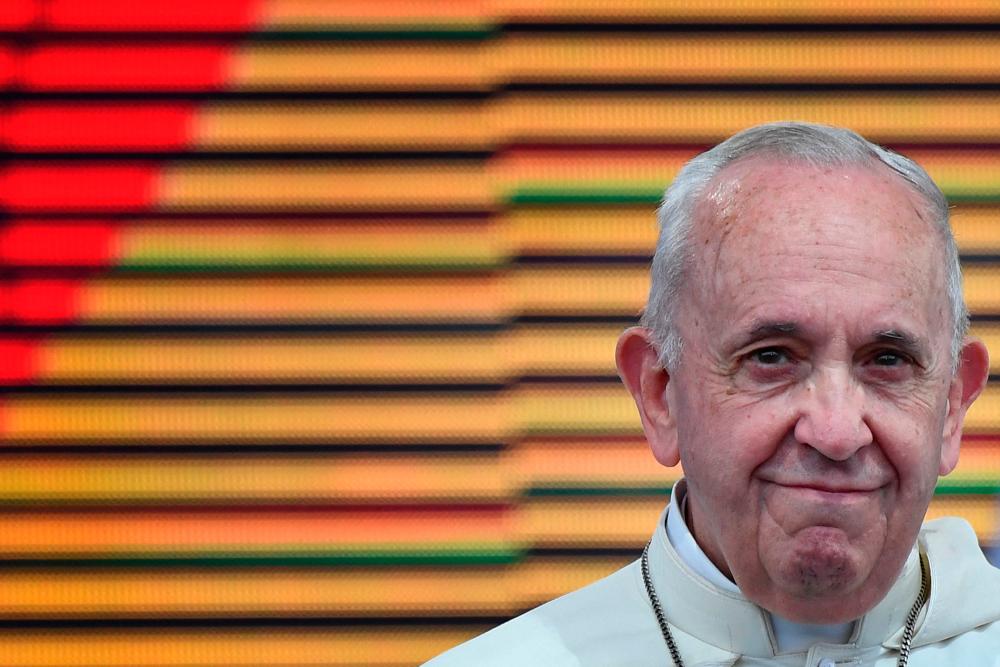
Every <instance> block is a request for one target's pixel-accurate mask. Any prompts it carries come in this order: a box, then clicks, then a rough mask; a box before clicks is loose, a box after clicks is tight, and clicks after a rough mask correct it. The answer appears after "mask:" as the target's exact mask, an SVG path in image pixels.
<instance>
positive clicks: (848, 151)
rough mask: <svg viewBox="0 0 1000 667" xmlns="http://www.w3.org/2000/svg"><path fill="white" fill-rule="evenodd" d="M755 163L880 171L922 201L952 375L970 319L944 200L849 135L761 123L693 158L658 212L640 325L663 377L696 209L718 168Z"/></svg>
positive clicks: (908, 170) (673, 357)
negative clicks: (937, 249) (946, 314)
mask: <svg viewBox="0 0 1000 667" xmlns="http://www.w3.org/2000/svg"><path fill="white" fill-rule="evenodd" d="M756 155H767V156H774V157H777V158H787V159H793V160H797V161H801V162H805V163H806V164H809V165H812V166H820V167H842V166H848V165H865V166H872V165H875V164H878V163H882V164H884V165H886V166H887V167H889V168H890V169H892V170H893V171H894V172H896V173H897V174H898V175H899V176H900V177H901V178H902V179H903V180H904V181H906V183H907V184H908V185H909V186H910V187H911V188H912V189H913V190H915V191H916V192H918V193H920V194H921V195H922V196H923V199H924V200H925V201H926V203H927V208H928V212H929V214H930V218H931V224H932V225H933V226H934V228H935V229H936V230H937V232H938V234H939V236H940V240H941V243H942V249H943V251H944V262H945V266H944V269H945V275H946V283H947V284H946V290H947V297H948V302H949V305H950V307H951V315H952V323H953V332H952V341H951V358H952V364H953V367H957V364H958V355H959V353H960V351H961V346H962V340H963V338H964V337H965V334H966V331H967V330H968V326H969V315H968V310H967V309H966V306H965V299H964V297H963V295H962V269H961V264H960V263H959V257H958V246H957V245H956V243H955V237H954V236H953V235H952V233H951V226H950V225H949V224H948V217H949V210H948V201H947V200H946V199H945V196H944V194H943V193H942V192H941V190H940V188H938V186H937V185H936V184H935V183H934V181H933V180H931V177H930V176H928V174H927V172H926V171H924V170H923V168H922V167H921V166H920V165H918V164H917V163H916V162H914V161H913V160H911V159H909V158H907V157H904V156H902V155H900V154H898V153H894V152H893V151H890V150H888V149H886V148H883V147H882V146H879V145H877V144H873V143H871V142H870V141H867V140H866V139H864V138H863V137H862V136H860V135H858V134H857V133H855V132H852V131H850V130H846V129H843V128H839V127H830V126H828V125H818V124H813V123H799V122H781V123H767V124H764V125H757V126H755V127H751V128H749V129H746V130H743V131H742V132H739V133H738V134H735V135H733V136H732V137H730V138H729V139H726V140H725V141H723V142H722V143H721V144H719V145H717V146H715V147H714V148H712V149H710V150H708V151H705V152H704V153H701V154H700V155H698V156H696V157H694V158H693V159H692V160H691V161H689V162H688V163H687V164H685V165H684V167H683V168H682V169H681V170H680V172H678V174H677V177H676V178H675V179H674V181H673V183H671V184H670V187H669V188H667V191H666V193H665V194H664V196H663V202H662V204H661V205H660V207H659V210H658V212H657V218H658V220H659V224H660V235H659V239H658V240H657V243H656V253H655V254H654V256H653V264H652V268H651V271H650V272H651V277H652V284H651V285H650V290H649V299H648V301H647V303H646V309H645V311H644V312H643V314H642V319H641V324H642V325H643V326H646V327H648V328H649V329H650V330H651V331H652V333H653V340H654V342H655V343H656V344H657V347H658V348H659V355H660V363H661V364H662V365H663V366H664V367H665V368H668V369H669V368H673V367H675V365H676V364H677V362H678V361H679V360H680V355H681V348H682V345H683V341H682V340H681V338H680V335H679V333H678V331H677V324H676V319H675V318H676V304H677V302H678V298H679V295H680V290H681V286H682V285H683V283H684V279H685V277H686V274H687V264H688V262H689V261H690V259H691V230H692V228H693V226H694V211H695V207H696V205H697V204H698V202H699V200H700V199H701V197H702V195H703V194H704V193H705V190H706V189H707V187H708V185H709V183H710V182H711V181H712V179H713V178H714V177H715V175H716V174H718V173H719V172H720V171H721V170H722V169H723V168H725V167H726V166H727V165H730V164H732V163H734V162H736V161H737V160H740V159H743V158H747V157H750V156H756Z"/></svg>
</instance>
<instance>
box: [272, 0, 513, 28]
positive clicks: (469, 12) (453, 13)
mask: <svg viewBox="0 0 1000 667" xmlns="http://www.w3.org/2000/svg"><path fill="white" fill-rule="evenodd" d="M257 12H258V14H257V16H258V17H259V19H260V22H259V25H260V26H261V27H262V28H279V29H280V28H296V29H301V28H319V29H322V28H327V27H330V26H334V27H336V26H346V27H365V26H375V27H378V26H387V25H388V26H393V25H398V26H399V27H402V28H406V27H408V26H411V25H413V24H416V25H418V26H422V25H427V24H430V25H433V26H437V25H442V24H443V25H449V24H452V23H459V24H470V23H472V24H475V23H479V22H483V21H485V20H486V19H487V17H490V16H494V15H495V11H494V9H493V7H492V6H490V7H488V8H487V6H486V5H484V4H483V3H466V2H440V0H379V2H369V1H368V0H337V2H334V3H328V2H316V0H266V1H265V2H262V3H260V6H259V8H258V9H257Z"/></svg>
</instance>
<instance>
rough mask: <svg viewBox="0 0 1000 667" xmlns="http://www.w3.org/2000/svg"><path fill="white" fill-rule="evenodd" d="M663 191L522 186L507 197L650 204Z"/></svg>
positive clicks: (531, 200) (513, 201)
mask: <svg viewBox="0 0 1000 667" xmlns="http://www.w3.org/2000/svg"><path fill="white" fill-rule="evenodd" d="M662 196H663V192H662V190H660V189H657V190H648V189H645V188H636V189H629V188H621V189H618V188H604V189H602V188H534V187H530V186H529V187H522V188H517V189H515V190H514V191H513V192H512V193H510V195H508V197H507V201H508V203H510V204H515V205H520V204H530V205H545V206H552V205H571V204H572V205H575V204H589V205H606V204H651V205H654V206H655V205H656V204H658V203H659V202H660V198H661V197H662Z"/></svg>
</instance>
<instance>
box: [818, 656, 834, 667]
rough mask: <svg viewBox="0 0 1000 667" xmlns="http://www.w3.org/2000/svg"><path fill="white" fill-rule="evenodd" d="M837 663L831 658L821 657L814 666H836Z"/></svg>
mask: <svg viewBox="0 0 1000 667" xmlns="http://www.w3.org/2000/svg"><path fill="white" fill-rule="evenodd" d="M836 665H837V663H835V662H834V661H833V658H823V659H822V660H820V661H819V662H817V663H816V667H836Z"/></svg>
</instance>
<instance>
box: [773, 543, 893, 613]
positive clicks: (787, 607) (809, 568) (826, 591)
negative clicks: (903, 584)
mask: <svg viewBox="0 0 1000 667" xmlns="http://www.w3.org/2000/svg"><path fill="white" fill-rule="evenodd" d="M809 532H810V534H809V535H806V536H803V535H800V536H799V538H800V539H799V540H797V543H796V545H795V547H794V548H793V549H792V550H791V551H790V553H788V554H786V555H785V556H784V557H783V558H782V559H781V560H780V561H779V562H778V563H776V564H775V567H773V568H768V567H766V565H765V569H766V570H767V571H768V575H769V578H770V580H771V585H772V586H773V587H774V588H773V589H772V592H773V593H774V595H773V596H771V599H768V600H766V601H764V602H763V604H761V606H763V607H764V608H766V609H768V610H769V611H771V612H773V613H776V614H778V615H779V616H782V617H783V618H787V619H788V620H791V621H796V622H799V623H842V622H846V621H851V620H854V619H856V618H858V617H859V616H862V615H863V614H864V613H865V612H866V611H867V609H868V607H869V606H874V602H875V601H877V600H878V599H879V597H880V596H879V595H875V596H873V595H871V591H870V590H869V588H870V586H866V585H865V584H866V582H867V581H868V574H870V568H865V567H863V565H864V563H863V559H862V558H860V556H861V555H860V554H858V553H857V552H856V551H855V550H854V549H852V548H851V547H850V545H849V544H847V543H846V542H845V541H844V540H839V539H833V538H834V537H835V536H834V535H828V534H826V533H827V532H828V531H827V530H824V529H813V530H811V531H809ZM829 532H834V533H835V532H836V531H835V529H829ZM841 536H842V534H841ZM869 600H873V602H872V604H871V605H867V602H868V601H869ZM866 605H867V606H866Z"/></svg>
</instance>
